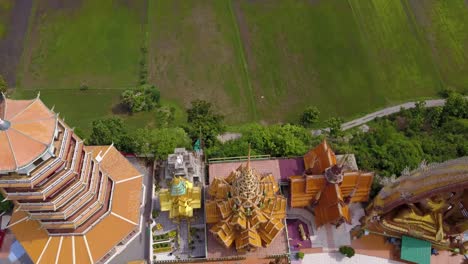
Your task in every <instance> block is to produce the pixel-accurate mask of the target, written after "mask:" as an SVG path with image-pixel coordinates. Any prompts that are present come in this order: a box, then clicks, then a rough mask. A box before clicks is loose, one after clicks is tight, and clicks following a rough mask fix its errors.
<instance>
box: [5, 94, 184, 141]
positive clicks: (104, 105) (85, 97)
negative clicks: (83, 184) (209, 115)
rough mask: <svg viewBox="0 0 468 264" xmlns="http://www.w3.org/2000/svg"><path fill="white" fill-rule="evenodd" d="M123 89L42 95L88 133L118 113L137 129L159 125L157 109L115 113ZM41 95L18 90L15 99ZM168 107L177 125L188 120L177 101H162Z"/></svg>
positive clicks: (70, 124) (68, 119)
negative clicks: (104, 119) (92, 124)
mask: <svg viewBox="0 0 468 264" xmlns="http://www.w3.org/2000/svg"><path fill="white" fill-rule="evenodd" d="M122 91H123V90H92V89H91V90H87V91H79V90H77V89H74V90H71V89H68V90H42V91H41V94H40V97H41V99H42V101H44V103H45V104H46V105H47V106H48V107H50V108H52V107H53V106H54V111H55V112H57V113H60V117H62V118H64V117H65V121H66V122H67V124H68V125H69V126H70V127H77V128H79V129H80V130H81V131H82V132H84V134H85V135H86V136H89V134H90V133H91V128H92V127H91V123H92V122H93V121H94V120H96V119H99V118H104V117H112V116H118V117H120V118H122V119H124V120H125V123H126V124H127V126H128V128H129V129H131V130H135V129H138V128H144V127H158V126H159V125H160V123H159V122H160V118H159V116H158V114H157V112H142V113H137V114H134V115H130V116H129V115H119V114H113V111H112V110H113V109H112V106H115V105H117V104H118V103H119V101H120V99H119V98H120V94H121V92H122ZM36 96H37V91H33V90H23V91H21V92H17V93H15V95H14V98H16V99H19V98H28V99H32V98H35V97H36ZM161 105H162V106H164V107H168V108H169V107H174V108H175V115H174V116H175V118H174V119H175V120H174V124H175V125H180V124H182V123H183V122H184V121H185V120H186V118H187V117H186V115H185V111H184V110H183V109H182V108H181V107H180V106H179V105H178V104H177V103H175V102H172V101H168V100H164V99H163V100H162V101H161Z"/></svg>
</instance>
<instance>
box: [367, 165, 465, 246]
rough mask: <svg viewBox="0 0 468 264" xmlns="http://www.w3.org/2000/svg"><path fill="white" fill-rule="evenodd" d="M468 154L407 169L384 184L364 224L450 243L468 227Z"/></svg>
mask: <svg viewBox="0 0 468 264" xmlns="http://www.w3.org/2000/svg"><path fill="white" fill-rule="evenodd" d="M467 172H468V158H467V157H464V158H460V159H456V160H452V161H447V162H445V163H441V164H431V165H430V166H427V165H426V166H424V167H422V168H420V169H417V170H414V171H412V172H409V171H407V172H406V173H405V174H404V175H403V176H400V177H399V178H398V179H397V180H396V181H395V182H392V183H389V184H387V185H386V186H384V187H383V188H382V190H381V191H380V193H379V194H378V195H377V196H376V197H375V198H374V200H373V202H372V203H371V204H370V205H369V207H368V208H367V209H366V217H365V218H364V219H363V220H362V222H363V224H364V225H363V228H365V229H369V230H371V231H374V232H376V233H380V234H385V235H391V236H402V235H409V236H413V237H416V238H420V239H423V240H428V241H430V242H431V243H432V244H433V245H435V246H441V247H447V246H449V245H451V244H452V243H453V241H454V238H455V237H458V236H459V235H460V234H462V233H464V232H465V231H466V230H468V210H467V208H468V173H467Z"/></svg>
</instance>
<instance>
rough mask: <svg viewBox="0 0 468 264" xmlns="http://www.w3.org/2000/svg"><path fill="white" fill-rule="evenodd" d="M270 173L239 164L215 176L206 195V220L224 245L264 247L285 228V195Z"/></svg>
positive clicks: (240, 248) (243, 248) (248, 247)
mask: <svg viewBox="0 0 468 264" xmlns="http://www.w3.org/2000/svg"><path fill="white" fill-rule="evenodd" d="M278 190H279V187H278V183H277V182H276V180H275V178H274V177H273V175H271V174H268V175H260V174H259V173H257V172H256V171H255V170H253V169H252V168H251V167H250V162H247V164H246V165H241V166H239V168H238V169H237V170H235V171H233V172H231V174H230V175H229V176H228V177H227V178H224V179H222V178H218V177H216V178H215V179H214V180H213V182H212V183H211V185H210V187H209V189H208V194H209V195H210V198H208V199H207V201H206V205H205V210H206V222H207V224H214V225H213V226H211V228H210V232H211V233H212V234H213V235H214V236H215V237H216V239H217V240H218V241H219V242H220V243H221V244H222V245H224V246H225V247H226V248H229V247H231V246H232V245H233V244H235V247H236V250H237V251H239V252H246V251H253V250H255V249H256V248H259V247H267V246H268V245H269V244H270V243H271V242H272V241H273V240H274V239H275V237H276V236H277V235H278V234H279V233H280V232H281V231H282V230H283V228H284V223H283V221H284V218H285V217H286V198H285V197H283V196H282V195H280V194H278Z"/></svg>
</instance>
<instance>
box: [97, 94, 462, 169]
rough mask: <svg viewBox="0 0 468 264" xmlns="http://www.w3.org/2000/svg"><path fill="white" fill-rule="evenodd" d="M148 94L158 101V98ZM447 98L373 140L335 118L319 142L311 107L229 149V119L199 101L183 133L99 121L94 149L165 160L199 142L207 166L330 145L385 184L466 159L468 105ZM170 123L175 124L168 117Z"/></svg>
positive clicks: (384, 127)
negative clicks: (222, 138) (423, 166)
mask: <svg viewBox="0 0 468 264" xmlns="http://www.w3.org/2000/svg"><path fill="white" fill-rule="evenodd" d="M151 89H154V88H153V87H152V88H151ZM136 94H137V96H140V95H143V94H145V92H143V91H139V92H137V93H136ZM146 94H147V95H149V97H152V98H153V99H155V98H157V100H159V97H158V96H154V95H155V94H156V93H155V92H154V91H152V92H151V93H149V92H148V93H146ZM446 96H447V102H446V104H445V106H444V107H433V108H426V107H425V106H424V102H418V103H417V104H416V107H415V108H412V109H408V110H403V109H402V111H400V112H399V113H397V114H394V115H392V116H389V117H385V118H379V119H376V120H375V121H373V122H371V123H369V124H368V125H369V126H370V129H369V131H367V132H362V131H361V130H360V129H358V128H355V129H352V130H350V131H341V130H340V129H339V128H340V125H341V123H342V120H341V119H340V118H331V119H329V120H328V121H326V122H325V123H326V124H327V125H328V126H329V127H330V128H331V129H330V131H329V132H326V133H325V134H323V135H321V136H313V135H312V133H311V131H310V127H312V126H314V125H316V124H317V122H318V119H319V114H320V113H319V112H318V110H317V109H316V108H314V107H309V108H307V109H306V110H305V111H304V113H303V114H302V115H301V116H300V117H299V118H298V122H297V123H296V124H276V125H270V126H263V125H260V124H250V125H244V126H242V127H239V128H238V129H237V130H238V131H239V132H240V133H241V134H242V137H240V138H239V139H235V140H230V141H227V142H225V143H221V142H219V141H218V140H217V136H218V135H219V134H222V133H223V132H225V130H226V126H225V124H224V117H223V116H222V115H220V114H219V113H218V112H217V111H216V109H215V108H214V107H213V106H212V105H211V104H210V103H208V102H205V101H200V100H196V101H193V102H192V105H191V107H190V108H188V109H186V112H187V122H186V124H185V125H184V126H182V127H174V126H173V125H171V122H169V121H168V122H161V124H162V125H161V126H160V127H159V128H155V129H150V128H144V129H139V130H136V131H129V130H128V129H127V128H126V126H125V124H124V122H123V121H122V120H121V119H119V118H110V119H103V120H97V121H94V122H93V129H92V134H91V136H90V138H89V142H88V143H89V144H93V145H94V144H96V145H102V144H111V143H112V142H114V144H115V145H116V147H117V148H118V149H120V150H121V151H124V152H131V153H140V154H153V155H154V157H155V158H156V159H165V158H166V157H167V155H168V154H170V153H172V152H173V150H174V148H176V147H186V148H189V149H190V148H191V146H192V145H193V143H194V142H195V141H196V140H197V139H201V141H202V146H203V148H204V150H205V154H206V155H207V156H208V158H214V157H229V156H231V157H232V156H245V155H246V154H247V151H248V148H249V145H250V146H251V152H252V154H253V155H256V154H268V155H271V156H274V157H288V156H302V155H304V153H306V152H307V151H308V150H309V149H311V148H313V147H314V146H316V145H317V144H318V143H319V142H320V141H321V140H322V139H323V137H327V139H328V141H329V142H330V144H331V145H332V147H333V149H334V150H335V151H336V152H337V153H338V154H341V153H345V152H346V153H350V152H351V153H354V154H355V155H356V159H357V162H358V165H359V167H360V168H361V169H363V170H368V171H375V172H376V174H378V175H380V176H382V177H387V176H391V175H396V176H398V175H399V174H400V173H401V171H402V170H403V169H404V168H405V167H409V168H415V167H416V166H418V164H419V163H420V162H421V161H422V160H426V161H427V162H441V161H444V160H448V159H453V158H456V157H461V156H466V155H468V119H467V118H468V101H467V99H466V98H465V97H464V96H462V95H461V94H458V93H455V92H452V91H450V92H448V93H447V94H446ZM144 97H148V96H144ZM153 99H151V100H153ZM143 101H144V100H143ZM148 104H149V103H144V105H148ZM155 105H156V104H155ZM166 118H169V119H170V113H169V114H168V115H167V116H166Z"/></svg>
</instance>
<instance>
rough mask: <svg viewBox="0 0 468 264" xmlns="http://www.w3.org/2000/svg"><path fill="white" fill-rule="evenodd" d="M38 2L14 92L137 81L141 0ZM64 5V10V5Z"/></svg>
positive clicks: (117, 85) (121, 85)
mask: <svg viewBox="0 0 468 264" xmlns="http://www.w3.org/2000/svg"><path fill="white" fill-rule="evenodd" d="M52 2H53V1H38V2H37V3H36V4H37V5H38V6H37V8H36V12H35V14H33V16H34V17H32V18H31V19H34V23H32V27H33V28H32V29H31V32H30V36H29V45H27V47H26V48H25V51H24V54H23V71H22V74H21V77H20V79H19V81H20V82H19V85H18V86H19V89H22V90H24V89H41V90H44V89H78V87H79V86H80V84H81V83H86V84H88V85H89V86H90V87H91V88H97V89H101V88H125V87H131V86H133V85H135V84H136V83H137V80H138V67H139V64H138V61H139V56H140V47H141V44H142V39H143V34H144V33H143V27H142V19H143V18H144V15H145V11H144V8H145V6H144V1H143V0H138V1H131V4H128V5H127V4H125V3H123V2H120V1H110V0H100V1H92V0H84V1H77V2H75V1H69V2H66V3H65V2H64V3H63V4H62V5H59V6H54V5H53V4H52ZM68 5H69V6H68Z"/></svg>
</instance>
